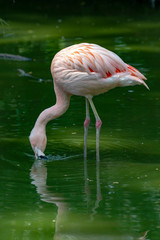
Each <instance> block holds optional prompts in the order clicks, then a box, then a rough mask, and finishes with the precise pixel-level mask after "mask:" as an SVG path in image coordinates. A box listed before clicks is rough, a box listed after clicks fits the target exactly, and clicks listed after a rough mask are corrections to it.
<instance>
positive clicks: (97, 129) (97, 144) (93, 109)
mask: <svg viewBox="0 0 160 240" xmlns="http://www.w3.org/2000/svg"><path fill="white" fill-rule="evenodd" d="M88 101H89V103H90V105H91V108H92V111H93V113H94V116H95V119H96V152H97V161H99V136H100V129H101V125H102V121H101V119H100V117H99V115H98V113H97V110H96V108H95V106H94V103H93V101H92V98H91V97H90V98H88Z"/></svg>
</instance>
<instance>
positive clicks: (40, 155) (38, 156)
mask: <svg viewBox="0 0 160 240" xmlns="http://www.w3.org/2000/svg"><path fill="white" fill-rule="evenodd" d="M34 152H35V157H36V159H48V158H47V157H46V155H45V154H44V153H43V152H42V151H41V150H40V149H39V148H38V147H35V149H34Z"/></svg>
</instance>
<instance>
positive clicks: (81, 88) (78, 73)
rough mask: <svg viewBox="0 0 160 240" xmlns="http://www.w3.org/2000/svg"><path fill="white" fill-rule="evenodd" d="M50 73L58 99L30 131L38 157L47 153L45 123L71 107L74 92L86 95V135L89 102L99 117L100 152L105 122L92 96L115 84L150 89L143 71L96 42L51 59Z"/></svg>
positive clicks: (77, 45)
mask: <svg viewBox="0 0 160 240" xmlns="http://www.w3.org/2000/svg"><path fill="white" fill-rule="evenodd" d="M51 73H52V76H53V79H54V89H55V93H56V97H57V102H56V104H55V105H54V106H52V107H50V108H48V109H46V110H44V111H43V112H42V113H41V114H40V115H39V117H38V119H37V121H36V123H35V126H34V128H33V129H32V132H31V134H30V142H31V146H32V148H33V151H34V152H35V155H36V157H39V156H41V157H42V156H45V155H44V153H43V151H44V150H45V147H46V143H47V138H46V131H45V129H46V124H47V123H48V121H50V120H52V119H54V118H56V117H59V116H60V115H62V114H63V113H64V112H65V111H66V110H67V109H68V106H69V100H70V96H71V95H79V96H84V97H85V98H86V120H85V123H84V127H85V135H86V136H87V132H88V126H89V122H90V116H89V104H90V106H91V108H92V110H93V113H94V115H95V118H96V129H97V151H99V132H100V127H101V124H102V122H101V120H100V118H99V116H98V113H97V111H96V109H95V106H94V104H93V101H92V97H93V96H94V95H98V94H101V93H104V92H107V91H109V90H110V89H112V88H115V87H123V86H133V85H137V84H138V85H139V84H143V85H144V86H145V87H146V88H148V86H147V85H146V83H145V82H144V80H146V78H145V77H144V76H143V74H141V73H140V72H139V71H138V70H137V69H135V68H134V67H132V66H130V65H128V64H126V63H125V62H123V60H122V59H121V58H120V57H119V56H117V55H116V54H115V53H113V52H111V51H109V50H107V49H105V48H103V47H100V46H99V45H96V44H88V43H81V44H76V45H73V46H70V47H67V48H65V49H63V50H61V51H60V52H58V53H57V54H56V55H55V57H54V58H53V60H52V64H51ZM86 123H87V124H86ZM85 144H86V143H85Z"/></svg>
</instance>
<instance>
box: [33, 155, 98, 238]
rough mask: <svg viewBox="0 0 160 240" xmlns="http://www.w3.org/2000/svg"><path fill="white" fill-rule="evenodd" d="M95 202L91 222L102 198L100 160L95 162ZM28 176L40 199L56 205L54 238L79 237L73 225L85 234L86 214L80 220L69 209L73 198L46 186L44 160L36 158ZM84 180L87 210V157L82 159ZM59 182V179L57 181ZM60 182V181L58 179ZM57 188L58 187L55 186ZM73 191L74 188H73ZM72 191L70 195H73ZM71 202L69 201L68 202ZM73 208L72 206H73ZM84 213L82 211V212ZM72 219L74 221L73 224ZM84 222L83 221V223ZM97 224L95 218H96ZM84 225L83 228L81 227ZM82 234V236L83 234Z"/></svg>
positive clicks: (88, 199)
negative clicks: (65, 196)
mask: <svg viewBox="0 0 160 240" xmlns="http://www.w3.org/2000/svg"><path fill="white" fill-rule="evenodd" d="M96 163H97V164H96V183H97V186H96V190H97V194H96V202H95V206H94V207H93V208H92V213H91V216H90V217H91V220H92V224H93V220H94V217H95V215H96V214H97V209H98V208H99V203H100V201H101V200H102V196H101V186H100V173H99V171H100V169H99V164H100V162H99V161H97V162H96ZM30 177H31V179H32V184H33V185H35V187H36V191H37V193H38V194H39V195H40V199H41V200H42V201H44V202H47V203H52V204H55V205H56V206H57V216H56V218H55V219H54V220H53V222H54V223H55V233H54V237H53V239H54V240H60V239H61V240H62V239H79V238H78V237H76V235H77V232H76V231H75V230H74V227H75V226H79V227H80V228H81V234H82V233H83V232H84V233H83V234H85V231H86V230H85V229H86V224H89V222H88V215H86V216H85V217H84V218H83V221H81V218H80V219H79V215H78V216H77V215H76V214H75V213H73V212H74V211H73V212H72V211H71V209H72V205H71V203H72V201H73V198H71V199H70V198H69V197H67V198H64V197H63V195H65V194H63V193H62V192H61V193H59V192H54V191H53V190H52V189H53V185H52V186H48V185H47V166H46V165H45V161H43V160H38V159H36V160H35V162H34V163H33V165H32V168H31V171H30ZM84 181H85V185H84V186H85V190H86V199H87V210H88V206H89V205H90V204H91V202H90V191H89V184H88V171H87V159H86V158H85V159H84ZM58 182H59V181H58ZM60 182H61V181H60ZM70 187H71V185H70V184H69V185H68V188H69V189H70ZM57 189H58V188H57ZM69 189H68V192H70V191H71V192H72V190H71V189H75V187H74V185H73V188H71V189H70V190H69ZM73 191H74V190H73ZM73 195H74V194H73V192H72V194H71V196H72V197H73ZM70 202H71V203H70ZM73 209H74V208H73ZM83 214H84V212H83ZM73 219H74V223H75V225H74V224H73ZM84 222H85V223H84ZM83 224H84V225H83ZM96 224H97V220H96ZM79 227H78V228H79ZM83 227H84V229H83ZM83 234H82V236H83ZM81 239H93V235H92V234H91V236H90V235H88V236H87V238H86V236H85V235H84V238H83V237H82V238H81Z"/></svg>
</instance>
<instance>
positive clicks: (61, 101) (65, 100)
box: [34, 85, 70, 130]
mask: <svg viewBox="0 0 160 240" xmlns="http://www.w3.org/2000/svg"><path fill="white" fill-rule="evenodd" d="M54 90H55V93H56V104H55V105H53V106H52V107H50V108H47V109H45V110H44V111H43V112H41V113H40V115H39V117H38V118H37V121H36V123H35V127H34V128H41V129H44V130H45V128H46V125H47V123H48V122H49V121H51V120H53V119H55V118H58V117H60V116H61V115H62V114H64V113H65V112H66V111H67V109H68V107H69V102H70V95H68V94H67V93H65V92H64V91H63V90H61V89H60V88H59V87H57V86H56V85H54Z"/></svg>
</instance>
